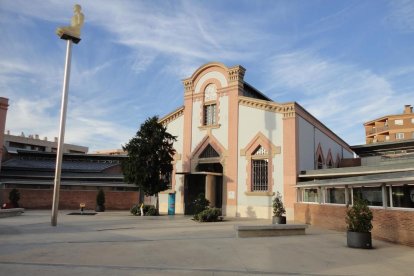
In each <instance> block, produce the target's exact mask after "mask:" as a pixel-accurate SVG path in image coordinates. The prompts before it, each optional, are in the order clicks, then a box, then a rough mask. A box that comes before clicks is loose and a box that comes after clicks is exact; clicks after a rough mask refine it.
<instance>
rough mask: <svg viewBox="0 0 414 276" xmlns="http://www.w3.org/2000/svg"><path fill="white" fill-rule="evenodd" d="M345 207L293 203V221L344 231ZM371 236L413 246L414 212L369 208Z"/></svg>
mask: <svg viewBox="0 0 414 276" xmlns="http://www.w3.org/2000/svg"><path fill="white" fill-rule="evenodd" d="M345 211H346V207H345V206H336V205H321V204H306V203H295V220H296V221H298V222H302V223H308V224H311V225H315V226H319V227H322V228H327V229H333V230H339V231H346V223H345ZM371 211H372V213H373V215H374V219H373V222H372V225H373V229H372V236H373V237H374V238H376V239H381V240H386V241H390V242H395V243H400V244H404V245H409V246H414V210H413V211H407V210H405V211H404V210H395V209H393V210H389V209H388V210H387V209H377V208H371Z"/></svg>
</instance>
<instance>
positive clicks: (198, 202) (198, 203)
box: [193, 193, 210, 219]
mask: <svg viewBox="0 0 414 276" xmlns="http://www.w3.org/2000/svg"><path fill="white" fill-rule="evenodd" d="M193 203H194V219H197V218H196V216H197V215H198V214H199V213H201V212H202V211H204V210H206V209H207V208H208V206H209V205H210V201H208V200H207V199H206V198H205V196H204V194H203V193H201V194H199V195H198V197H197V198H196V199H195V200H194V201H193Z"/></svg>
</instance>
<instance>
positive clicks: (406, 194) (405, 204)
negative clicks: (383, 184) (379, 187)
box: [391, 185, 414, 208]
mask: <svg viewBox="0 0 414 276" xmlns="http://www.w3.org/2000/svg"><path fill="white" fill-rule="evenodd" d="M391 193H392V206H393V207H401V208H414V185H402V186H392V187H391Z"/></svg>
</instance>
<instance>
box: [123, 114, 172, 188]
mask: <svg viewBox="0 0 414 276" xmlns="http://www.w3.org/2000/svg"><path fill="white" fill-rule="evenodd" d="M174 141H176V137H175V136H173V135H171V134H169V133H168V132H167V130H166V127H164V126H163V125H162V124H160V123H158V117H157V116H154V117H152V118H148V119H147V120H146V121H145V122H144V123H143V124H142V125H141V128H140V130H139V131H138V132H137V133H136V135H135V137H133V138H132V139H131V140H129V142H128V143H127V144H126V145H125V146H123V149H124V150H125V151H127V152H128V158H127V159H126V160H125V161H124V162H123V163H122V171H123V173H124V179H125V182H127V183H134V184H135V185H137V186H138V188H139V189H140V190H141V191H142V192H144V194H145V195H147V196H152V195H155V194H158V193H159V192H161V191H164V190H166V189H167V185H168V177H166V176H167V175H169V174H170V173H171V171H172V169H173V167H172V164H171V163H172V161H173V156H174V153H175V150H174V148H173V143H174Z"/></svg>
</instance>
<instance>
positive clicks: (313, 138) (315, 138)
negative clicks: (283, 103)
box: [298, 116, 353, 171]
mask: <svg viewBox="0 0 414 276" xmlns="http://www.w3.org/2000/svg"><path fill="white" fill-rule="evenodd" d="M298 120H299V130H298V132H299V133H298V135H299V149H298V150H299V170H300V171H304V170H313V169H315V154H316V151H317V149H318V145H319V143H320V144H321V148H322V152H323V155H324V160H325V162H326V160H327V157H328V152H329V149H330V150H331V154H332V160H333V162H334V163H335V162H336V156H337V154H339V157H340V158H341V159H342V158H352V157H353V154H352V153H350V152H348V151H347V150H345V149H344V148H343V147H342V146H341V145H340V144H339V143H337V142H336V141H335V140H333V139H332V138H330V137H329V136H328V135H326V134H325V133H323V132H322V131H321V130H320V129H318V128H317V127H314V126H313V125H312V124H311V123H309V122H308V121H306V120H305V119H303V118H302V117H300V116H298Z"/></svg>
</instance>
